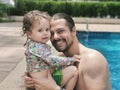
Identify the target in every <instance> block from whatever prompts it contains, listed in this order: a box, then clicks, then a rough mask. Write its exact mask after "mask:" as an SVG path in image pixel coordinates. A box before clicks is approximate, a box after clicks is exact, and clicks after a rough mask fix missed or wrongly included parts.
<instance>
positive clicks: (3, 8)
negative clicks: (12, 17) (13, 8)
mask: <svg viewBox="0 0 120 90" xmlns="http://www.w3.org/2000/svg"><path fill="white" fill-rule="evenodd" d="M7 12H9V5H6V4H1V3H0V17H5V16H7Z"/></svg>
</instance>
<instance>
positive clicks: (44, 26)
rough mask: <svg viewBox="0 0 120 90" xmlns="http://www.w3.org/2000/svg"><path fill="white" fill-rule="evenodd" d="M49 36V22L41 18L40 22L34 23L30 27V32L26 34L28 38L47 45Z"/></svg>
mask: <svg viewBox="0 0 120 90" xmlns="http://www.w3.org/2000/svg"><path fill="white" fill-rule="evenodd" d="M50 36H51V34H50V24H49V21H47V20H46V19H43V18H42V19H41V20H40V21H35V22H34V24H33V25H32V30H31V32H28V37H29V38H30V39H32V40H33V41H36V42H39V43H47V41H48V40H49V39H50Z"/></svg>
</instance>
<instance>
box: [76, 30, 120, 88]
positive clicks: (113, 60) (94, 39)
mask: <svg viewBox="0 0 120 90" xmlns="http://www.w3.org/2000/svg"><path fill="white" fill-rule="evenodd" d="M77 36H78V39H79V41H80V42H81V43H83V44H84V45H85V46H87V47H90V48H94V49H96V50H98V51H100V52H101V53H102V54H103V55H104V56H105V58H106V59H107V61H108V65H109V69H110V79H111V83H112V90H120V33H114V32H113V33H111V32H89V33H88V32H80V31H78V32H77Z"/></svg>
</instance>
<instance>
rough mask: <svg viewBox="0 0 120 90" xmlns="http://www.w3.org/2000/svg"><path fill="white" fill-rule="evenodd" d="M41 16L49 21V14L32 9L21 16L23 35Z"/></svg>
mask: <svg viewBox="0 0 120 90" xmlns="http://www.w3.org/2000/svg"><path fill="white" fill-rule="evenodd" d="M42 18H44V19H46V20H48V21H50V15H49V14H48V13H46V12H42V11H39V10H32V11H29V12H28V13H26V14H25V15H24V18H23V27H22V30H23V35H24V34H26V32H27V31H31V28H32V25H33V24H34V22H35V21H37V20H39V21H40V20H41V19H42Z"/></svg>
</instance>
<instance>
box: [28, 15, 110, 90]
mask: <svg viewBox="0 0 120 90" xmlns="http://www.w3.org/2000/svg"><path fill="white" fill-rule="evenodd" d="M50 24H51V42H52V44H53V46H54V47H55V48H56V49H57V50H58V51H59V52H63V53H62V54H61V55H62V56H69V57H72V56H73V55H74V54H76V55H79V56H80V63H79V64H76V66H77V68H78V72H79V78H78V82H77V85H76V89H75V90H111V84H110V78H109V70H108V64H107V61H106V59H105V58H104V56H103V55H102V54H101V53H100V52H98V51H96V50H93V49H90V48H87V47H85V46H83V45H82V44H81V43H79V41H78V39H77V36H76V28H75V24H74V21H73V19H72V18H71V17H70V16H68V15H66V14H64V13H58V14H55V15H54V16H53V17H52V20H51V22H50ZM29 79H30V78H29ZM29 81H30V80H28V78H26V85H28V86H29V85H30V84H28V83H27V82H29ZM33 81H34V82H35V86H36V87H38V88H40V87H41V86H43V85H45V83H47V82H41V81H39V80H36V79H33ZM48 81H49V82H51V87H52V85H53V88H52V89H47V87H48V86H49V85H46V86H44V89H43V90H60V89H59V88H60V87H59V86H57V85H56V84H55V83H54V81H53V80H52V79H50V78H49V77H48ZM41 90H42V89H41ZM61 90H62V89H61Z"/></svg>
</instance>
